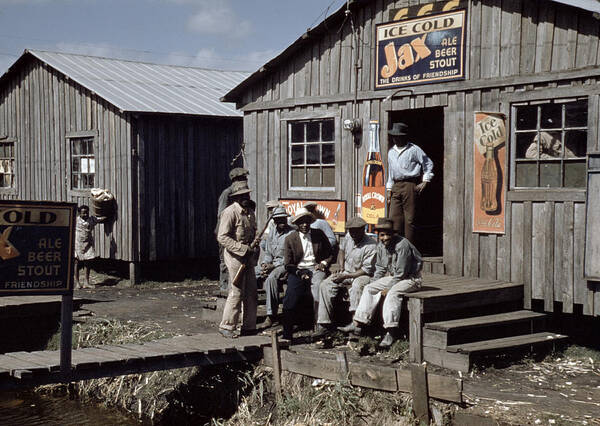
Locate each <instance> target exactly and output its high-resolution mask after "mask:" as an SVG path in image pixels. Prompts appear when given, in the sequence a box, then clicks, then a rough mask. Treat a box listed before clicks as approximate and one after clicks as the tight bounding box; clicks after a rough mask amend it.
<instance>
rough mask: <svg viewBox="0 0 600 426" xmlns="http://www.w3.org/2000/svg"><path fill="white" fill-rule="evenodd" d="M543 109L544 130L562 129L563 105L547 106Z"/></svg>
mask: <svg viewBox="0 0 600 426" xmlns="http://www.w3.org/2000/svg"><path fill="white" fill-rule="evenodd" d="M540 108H541V109H542V122H541V128H542V129H557V128H560V127H562V105H561V104H545V105H541V106H540Z"/></svg>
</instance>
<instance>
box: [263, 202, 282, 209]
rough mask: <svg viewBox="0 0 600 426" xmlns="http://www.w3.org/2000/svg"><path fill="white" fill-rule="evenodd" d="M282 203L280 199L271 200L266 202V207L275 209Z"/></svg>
mask: <svg viewBox="0 0 600 426" xmlns="http://www.w3.org/2000/svg"><path fill="white" fill-rule="evenodd" d="M280 205H281V203H280V202H279V200H269V201H267V202H266V203H265V207H266V208H268V209H274V208H275V207H278V206H280Z"/></svg>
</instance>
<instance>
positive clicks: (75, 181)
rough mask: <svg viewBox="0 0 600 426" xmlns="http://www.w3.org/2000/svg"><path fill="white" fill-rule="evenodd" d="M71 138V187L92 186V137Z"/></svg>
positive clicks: (84, 187) (93, 167) (93, 171)
mask: <svg viewBox="0 0 600 426" xmlns="http://www.w3.org/2000/svg"><path fill="white" fill-rule="evenodd" d="M70 140H71V189H89V188H93V187H94V176H95V175H96V160H95V157H94V137H77V138H70Z"/></svg>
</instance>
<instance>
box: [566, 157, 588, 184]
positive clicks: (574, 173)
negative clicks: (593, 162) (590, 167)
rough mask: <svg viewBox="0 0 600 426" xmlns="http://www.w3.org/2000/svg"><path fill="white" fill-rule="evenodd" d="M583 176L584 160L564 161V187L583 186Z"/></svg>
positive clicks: (584, 172) (584, 170)
mask: <svg viewBox="0 0 600 426" xmlns="http://www.w3.org/2000/svg"><path fill="white" fill-rule="evenodd" d="M585 178H586V165H585V161H565V187H567V188H585V187H586V181H585Z"/></svg>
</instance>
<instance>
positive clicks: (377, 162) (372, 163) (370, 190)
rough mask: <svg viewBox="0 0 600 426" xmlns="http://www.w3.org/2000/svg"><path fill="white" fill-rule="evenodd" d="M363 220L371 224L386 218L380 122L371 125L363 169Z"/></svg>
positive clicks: (372, 122)
mask: <svg viewBox="0 0 600 426" xmlns="http://www.w3.org/2000/svg"><path fill="white" fill-rule="evenodd" d="M361 213H362V218H363V219H364V220H365V222H367V223H369V224H376V223H377V219H378V218H380V217H384V216H385V185H384V179H383V162H382V161H381V152H380V149H379V122H378V121H371V122H370V123H369V152H368V153H367V161H365V166H364V168H363V192H362V210H361Z"/></svg>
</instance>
